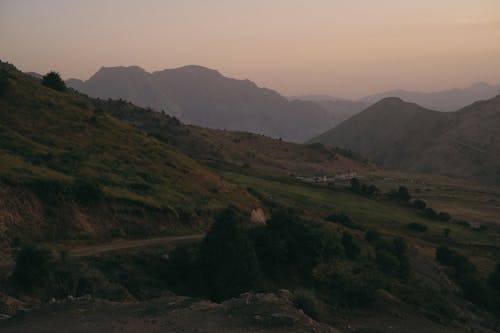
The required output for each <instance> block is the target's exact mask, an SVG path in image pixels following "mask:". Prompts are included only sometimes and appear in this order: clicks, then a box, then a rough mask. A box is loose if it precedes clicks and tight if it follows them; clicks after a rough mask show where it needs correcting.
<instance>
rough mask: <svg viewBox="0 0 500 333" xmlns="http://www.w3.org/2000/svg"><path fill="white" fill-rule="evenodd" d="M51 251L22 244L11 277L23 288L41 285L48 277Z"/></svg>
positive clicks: (27, 288)
mask: <svg viewBox="0 0 500 333" xmlns="http://www.w3.org/2000/svg"><path fill="white" fill-rule="evenodd" d="M51 261H52V256H51V253H50V252H49V251H47V250H45V249H40V248H37V247H34V246H23V247H22V248H21V250H20V251H19V253H18V255H17V257H16V267H15V268H14V272H13V273H12V279H13V280H14V281H15V282H16V283H17V284H18V285H19V286H20V287H22V288H24V289H25V290H32V289H33V288H34V287H41V286H42V285H43V283H44V282H45V281H46V280H47V279H48V276H49V267H50V262H51Z"/></svg>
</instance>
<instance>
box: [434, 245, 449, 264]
mask: <svg viewBox="0 0 500 333" xmlns="http://www.w3.org/2000/svg"><path fill="white" fill-rule="evenodd" d="M436 260H437V261H439V262H440V263H441V264H443V265H445V266H449V265H451V264H452V262H453V252H452V251H451V250H450V249H449V248H448V247H446V246H440V247H438V248H437V249H436Z"/></svg>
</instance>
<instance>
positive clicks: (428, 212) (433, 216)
mask: <svg viewBox="0 0 500 333" xmlns="http://www.w3.org/2000/svg"><path fill="white" fill-rule="evenodd" d="M425 216H427V218H429V219H431V220H435V219H437V217H438V214H437V213H436V211H435V210H434V209H432V208H426V209H425Z"/></svg>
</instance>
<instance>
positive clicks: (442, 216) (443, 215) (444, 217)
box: [437, 212, 451, 222]
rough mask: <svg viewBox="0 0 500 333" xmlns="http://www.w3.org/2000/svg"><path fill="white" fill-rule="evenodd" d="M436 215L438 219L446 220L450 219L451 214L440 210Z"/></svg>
mask: <svg viewBox="0 0 500 333" xmlns="http://www.w3.org/2000/svg"><path fill="white" fill-rule="evenodd" d="M437 217H438V219H439V220H440V221H443V222H448V221H449V220H451V215H450V214H448V213H445V212H440V213H439V214H438V216H437Z"/></svg>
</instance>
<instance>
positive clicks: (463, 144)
mask: <svg viewBox="0 0 500 333" xmlns="http://www.w3.org/2000/svg"><path fill="white" fill-rule="evenodd" d="M311 142H320V143H324V144H329V145H335V146H338V147H341V148H345V149H351V150H353V151H355V152H357V153H360V154H362V155H364V156H366V157H368V158H370V159H372V160H374V161H375V162H377V163H379V164H380V165H381V166H384V167H387V168H393V169H401V170H409V171H417V172H424V173H439V174H445V175H450V176H454V177H459V178H460V177H461V178H470V179H475V180H479V181H482V182H490V183H494V184H496V185H500V95H499V96H496V97H494V98H492V99H489V100H485V101H479V102H475V103H473V104H471V105H469V106H467V107H465V108H463V109H461V110H459V111H456V112H438V111H432V110H428V109H425V108H423V107H421V106H419V105H417V104H413V103H408V102H404V101H403V100H401V99H399V98H386V99H384V100H382V101H380V102H378V103H376V104H374V105H372V106H371V107H369V108H368V109H366V110H365V111H363V112H361V113H359V114H357V115H355V116H353V117H352V118H350V119H348V120H346V121H345V122H343V123H341V124H340V125H338V126H336V127H334V128H333V129H331V130H329V131H327V132H326V133H323V134H322V135H320V136H318V137H316V138H314V139H313V140H311Z"/></svg>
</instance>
